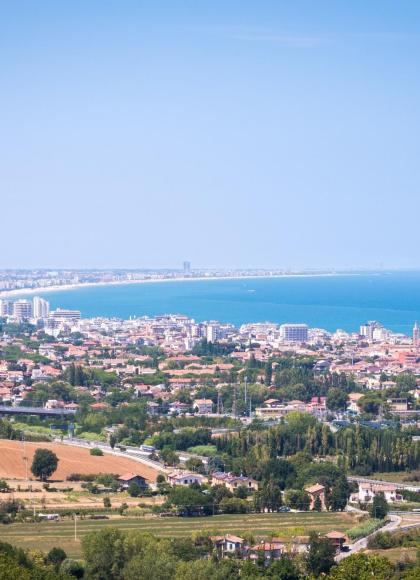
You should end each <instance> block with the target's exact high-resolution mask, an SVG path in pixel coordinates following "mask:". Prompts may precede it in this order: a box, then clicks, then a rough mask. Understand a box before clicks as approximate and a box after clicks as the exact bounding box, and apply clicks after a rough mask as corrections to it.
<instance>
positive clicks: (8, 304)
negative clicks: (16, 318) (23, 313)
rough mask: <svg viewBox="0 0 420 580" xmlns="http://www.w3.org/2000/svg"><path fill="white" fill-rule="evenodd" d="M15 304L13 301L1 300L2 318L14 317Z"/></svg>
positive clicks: (0, 312)
mask: <svg viewBox="0 0 420 580" xmlns="http://www.w3.org/2000/svg"><path fill="white" fill-rule="evenodd" d="M12 314H13V302H12V301H11V300H4V299H0V316H12Z"/></svg>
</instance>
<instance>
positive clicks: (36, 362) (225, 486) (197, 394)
mask: <svg viewBox="0 0 420 580" xmlns="http://www.w3.org/2000/svg"><path fill="white" fill-rule="evenodd" d="M0 317H1V318H0V320H1V321H2V322H1V329H0V333H1V335H0V336H1V338H0V414H1V415H2V416H3V420H2V421H1V424H0V433H1V434H2V436H3V437H4V436H6V437H7V439H8V440H9V442H8V443H7V444H6V445H5V446H4V447H3V450H2V454H3V461H2V464H0V477H4V479H3V480H0V482H1V483H0V486H1V487H2V488H3V492H4V493H6V494H8V495H9V500H6V501H5V502H3V503H2V504H1V506H0V507H1V513H2V514H3V515H2V518H3V522H4V523H9V524H10V529H11V530H12V531H11V536H10V538H11V539H13V530H14V527H13V526H18V525H22V524H19V523H18V522H19V521H26V522H28V521H32V522H33V523H31V524H27V525H32V526H33V525H36V526H38V528H37V529H39V530H40V531H42V526H43V525H44V526H45V525H47V524H46V522H48V521H50V520H51V519H53V520H57V521H61V522H63V525H66V523H65V522H66V520H68V519H69V518H70V521H72V520H74V525H76V522H77V518H78V517H79V518H81V520H80V524H79V527H80V528H82V523H83V520H85V518H96V517H99V515H97V514H98V513H101V514H103V515H101V516H100V517H103V518H109V517H113V518H115V517H116V516H110V515H105V514H113V513H117V514H119V516H118V517H119V518H120V519H122V521H123V522H124V521H126V522H128V521H131V518H134V519H136V518H137V521H138V522H139V524H140V522H141V521H142V518H145V517H148V518H158V519H160V520H161V519H162V518H165V517H169V516H172V517H178V518H181V521H182V520H183V518H192V517H194V518H198V519H201V518H204V519H205V520H206V518H210V519H211V518H212V517H214V518H223V517H235V516H233V515H230V514H237V516H236V517H239V516H240V515H241V514H242V517H244V516H246V517H248V518H250V525H251V522H252V518H253V517H255V516H256V514H260V516H259V517H261V516H264V517H268V518H270V517H273V516H274V514H278V516H277V517H281V518H282V520H279V521H278V523H276V524H275V525H276V526H277V529H278V526H281V522H283V526H286V527H285V528H284V529H283V533H282V527H280V529H279V531H278V532H277V531H276V532H275V535H274V536H273V535H272V533H271V532H270V533H269V534H268V535H267V534H266V533H259V532H258V531H257V530H253V531H251V530H249V531H247V529H246V526H245V529H243V531H242V534H238V533H237V530H236V528H235V527H234V528H231V527H229V523H228V522H227V523H226V525H225V526H224V525H222V524H220V523H219V524H217V526H216V524H215V526H216V528H217V529H216V528H215V529H216V532H217V533H213V534H208V535H206V534H205V533H204V535H202V536H200V538H199V539H197V538H198V537H197V534H195V535H194V534H193V536H192V537H191V540H190V544H189V548H188V550H190V555H189V558H192V559H193V562H194V564H191V569H192V570H193V569H195V566H199V564H198V562H200V561H202V560H201V559H202V558H203V556H205V558H209V557H210V555H211V554H212V556H211V557H212V558H213V559H215V562H217V564H213V565H215V566H217V567H218V568H220V567H221V568H220V569H221V570H224V569H225V568H224V567H225V566H226V565H227V562H230V564H229V565H230V566H232V565H233V562H235V564H234V566H235V567H236V568H235V570H236V571H232V570H230V572H229V573H230V574H232V575H233V576H232V577H236V576H235V574H238V575H240V576H241V577H242V575H243V574H244V573H246V570H249V573H250V574H251V576H250V577H255V575H257V574H260V575H261V573H262V571H264V570H265V571H266V572H267V571H271V572H270V573H272V574H275V573H276V572H275V571H276V570H279V571H280V576H278V577H280V578H282V577H286V576H281V574H282V573H283V572H284V573H285V574H286V571H285V570H286V569H287V570H289V572H290V574H292V575H291V576H287V578H289V577H291V578H299V577H300V574H302V573H304V572H305V570H306V572H309V573H312V574H314V575H315V577H316V575H317V574H320V573H322V572H324V573H327V572H329V571H330V570H332V572H334V571H336V573H337V574H339V573H340V574H342V575H341V576H340V575H338V576H333V577H337V578H341V577H342V578H345V577H346V576H345V574H348V570H347V568H346V560H347V559H348V557H349V556H351V555H352V554H354V555H356V554H358V557H359V558H361V560H360V562H359V564H360V565H363V566H365V565H367V564H369V562H370V561H369V556H366V555H365V554H364V551H363V550H365V549H366V546H369V547H370V549H373V548H379V549H380V548H381V547H382V544H381V542H382V540H380V538H382V537H383V538H388V535H389V536H390V537H391V535H392V541H393V542H394V541H397V539H398V538H400V539H398V541H401V542H403V541H404V542H408V544H407V545H410V542H411V543H412V545H413V546H414V545H415V543H416V541H417V538H418V536H417V535H416V534H418V532H417V531H416V526H417V522H418V519H419V517H418V515H416V511H418V510H419V509H420V487H419V486H418V484H417V483H416V482H418V481H419V480H420V473H419V471H418V468H419V465H420V352H419V346H420V344H419V327H418V324H417V322H415V321H413V329H412V335H411V336H406V335H404V334H401V333H395V332H391V331H389V330H387V329H386V328H384V327H383V326H382V325H381V324H380V323H379V322H377V321H368V322H365V323H364V324H362V325H361V326H360V329H359V331H358V332H353V333H349V332H345V331H343V330H337V331H336V332H334V333H331V332H327V331H326V330H323V329H319V328H309V327H308V326H307V325H306V324H294V323H292V322H291V323H284V324H276V323H270V322H266V323H252V322H250V323H248V324H243V325H241V326H240V327H239V328H237V327H235V326H234V325H232V324H223V323H219V322H218V321H214V320H212V321H207V322H197V321H195V320H193V319H191V318H189V317H187V316H183V315H180V314H177V315H175V314H172V315H171V314H168V315H164V316H155V317H151V316H144V317H138V318H137V317H132V318H130V319H128V320H123V319H117V318H112V319H109V318H92V319H88V318H83V317H82V316H81V312H80V311H78V310H66V309H62V308H56V309H55V310H51V309H50V304H49V303H48V301H47V300H45V299H43V298H41V297H39V296H34V297H33V298H32V299H31V300H30V299H22V298H14V299H12V298H8V297H6V298H2V299H1V300H0ZM23 441H24V443H22V442H23ZM22 445H24V447H23V448H22ZM22 449H23V451H22ZM61 449H65V451H64V452H62V451H61ZM70 450H71V451H72V452H73V451H74V452H76V453H77V454H80V453H86V454H87V456H88V457H90V460H88V459H87V457H86V458H84V459H83V457H78V456H77V462H76V459H75V458H74V461H75V463H73V464H72V463H70V465H76V463H77V471H75V470H73V469H71V468H69V466H68V465H67V467H66V469H65V470H64V472H60V465H61V466H62V468H63V469H64V467H65V465H66V462H67V463H68V462H69V461H70V458H68V457H66V454H67V453H69V452H70ZM39 452H41V453H42V452H45V453H51V454H52V455H53V458H55V461H56V462H55V466H54V465H53V468H51V469H52V471H51V469H50V468H48V467H46V468H45V469H46V471H45V474H44V475H43V474H42V471H41V472H40V473H39V472H37V471H36V468H35V467H34V465H35V464H36V461H35V459H36V453H39ZM21 453H23V457H24V458H25V457H26V456H27V454H28V453H30V454H32V456H33V457H34V459H33V463H32V466H31V471H32V474H33V475H36V474H38V475H40V482H41V483H39V482H36V480H34V479H32V477H29V474H28V462H27V463H26V466H25V463H24V461H20V462H19V461H18V465H14V467H13V468H11V466H10V463H11V462H13V461H14V462H16V457H17V456H19V455H20V454H21ZM33 454H34V455H33ZM107 457H111V458H113V465H112V463H111V464H109V466H108V468H107V471H106V472H103V471H102V469H103V468H100V470H99V472H96V473H95V472H94V471H93V470H94V468H93V463H92V461H93V460H94V459H96V458H98V459H99V458H107ZM121 460H124V461H129V464H128V465H127V464H124V465H121V466H120V467H117V466H118V463H117V461H121ZM19 463H20V465H19ZM53 463H54V459H53ZM57 464H58V465H59V468H58V469H59V471H58V472H57V473H56V476H54V478H55V477H57V476H58V480H62V482H61V483H60V481H58V482H57V483H56V484H54V488H53V489H52V488H51V486H50V484H45V483H42V481H45V479H46V478H47V477H49V476H52V474H53V473H54V471H55V470H56V469H57ZM25 470H26V471H25ZM11 471H13V473H14V476H13V477H10V474H11V473H10V472H11ZM118 471H119V472H118ZM404 474H405V475H404ZM19 482H20V483H19ZM70 489H71V490H72V491H71V493H70V494H69V490H70ZM138 498H140V499H141V502H140V503H139V499H138ZM86 501H88V507H87V506H86V503H85V502H86ZM63 502H65V504H66V505H65V507H63ZM139 506H141V507H139ZM416 506H419V508H417V507H416ZM115 510H117V512H115ZM305 513H319V514H322V513H328V514H330V516H329V517H330V518H334V519H331V521H328V523H326V524H325V527H324V528H322V529H323V530H324V531H323V532H321V533H320V534H319V529H320V528H319V525H321V527H322V526H323V525H324V524H317V526H316V528H315V529H316V530H317V531H318V534H317V533H316V532H315V531H314V530H313V529H312V528H311V525H310V524H309V525H308V524H306V525H301V526H298V527H297V528H296V525H297V523H298V522H299V521H300V518H301V517H302V516H303V517H305V516H304V514H305ZM30 514H32V515H30ZM95 514H96V515H95ZM334 514H335V515H334ZM340 514H341V515H340ZM369 514H370V516H369ZM292 515H293V517H294V518H295V521H296V525H295V529H299V530H300V532H299V533H297V534H294V535H292V536H290V537H289V535H288V534H290V532H289V531H288V528H287V525H288V524H287V522H288V518H290V517H291V516H292ZM22 518H23V520H22ZM87 521H89V519H88V520H87ZM147 521H149V523H150V525H149V526H148V529H149V530H150V531H152V530H154V526H153V523H152V522H153V519H152V520H150V519H149V520H147ZM222 521H223V520H220V522H222ZM302 521H303V520H302ZM140 525H142V524H140ZM266 525H268V522H267V524H266ZM289 525H290V524H289ZM39 526H41V527H39ZM123 528H124V526H123ZM412 530H414V531H412ZM118 533H119V534H124V533H125V532H124V530H123V529H122V530H121V531H119V532H118ZM156 533H157V536H159V533H158V531H156ZM75 534H76V535H75V541H76V542H77V541H79V540H78V539H77V532H75ZM96 534H97V539H96V541H99V539H100V542H101V543H103V545H104V547H105V546H107V549H108V550H110V549H111V548H110V546H109V545H108V543H107V542H110V541H113V540H111V538H110V537H109V533H108V532H107V531H106V530H103V531H98V532H96ZM284 534H285V535H284ZM366 536H368V537H371V539H369V540H366V539H364V538H365V537H366ZM95 537H96V536H95ZM7 538H8V534H7V533H6V534H5V539H6V540H7ZM86 538H87V539H84V540H83V542H82V546H83V557H84V560H85V562H86V563H87V570H86V573H88V574H93V573H92V572H89V567H91V568H92V567H93V566H94V564H93V561H92V558H93V556H92V557H91V556H89V549H90V548H89V547H88V546H89V544H88V541H89V539H88V538H89V536H87V537H86ZM91 541H94V540H93V538H92V539H91ZM383 541H385V540H383ZM387 541H388V540H387ZM154 542H158V545H161V546H163V545H164V542H165V540H159V539H158V538H157V539H156V540H154ZM202 542H204V544H202ZM58 545H60V541H58ZM392 545H394V544H392ZM205 546H206V547H205ZM57 549H61V548H57ZM153 549H155V548H153ZM179 549H180V548H179ZM183 549H186V548H185V546H184V548H183ZM359 552H360V555H359ZM199 553H200V554H202V555H201V556H199V555H198V554H199ZM193 554H195V556H194V555H193ZM319 554H322V559H323V560H322V563H321V564H320V563H318V564H317V563H316V562H317V559H318V558H319ZM166 555H167V549H166ZM64 558H66V560H64ZM172 558H173V560H172V563H173V565H175V564H176V565H177V566H181V568H182V566H183V564H182V559H183V556H182V555H181V552H179V553H178V552H176V553H174V554H173V555H172ZM197 558H198V559H197ZM232 558H233V560H232ZM366 558H368V559H367V560H366ZM179 560H180V562H179V563H178V561H179ZM204 561H206V562H208V560H204ZM63 562H66V564H65V565H64V564H63V567H62V569H63V570H65V569H66V566H68V567H69V568H72V567H74V569H75V570H79V568H80V565H79V564H78V561H77V560H72V559H71V558H70V559H69V558H68V557H67V555H66V554H65V555H64V556H63ZM195 562H197V563H196V564H195ZM386 562H388V561H386ZM98 565H100V566H104V565H105V564H104V563H102V564H98ZM203 565H204V562H203ZM334 565H335V566H334ZM369 565H370V564H369ZM185 566H186V567H188V566H187V564H185ZM206 566H208V567H209V568H208V573H210V571H211V565H210V563H209V562H208V563H207V564H206ZM390 566H391V564H389V565H388V564H387V566H386V570H387V573H389V572H390V570H391V568H390ZM341 568H342V569H343V571H342V572H339V571H340V569H341ZM406 568H407V571H410V570H411V568H412V565H411V564H410V563H409V562H407V564H406ZM72 569H73V568H72ZM182 569H183V568H182ZM283 569H285V570H283ZM57 570H58V568H57ZM258 570H260V572H258ZM282 571H283V572H282ZM183 573H184V572H183ZM185 573H186V572H185ZM293 574H294V575H293ZM92 577H98V578H99V576H95V574H93V576H92ZM238 577H239V576H238Z"/></svg>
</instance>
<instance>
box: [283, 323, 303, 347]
mask: <svg viewBox="0 0 420 580" xmlns="http://www.w3.org/2000/svg"><path fill="white" fill-rule="evenodd" d="M280 339H281V340H282V341H283V342H299V343H302V342H307V341H308V326H307V325H306V324H282V325H281V326H280Z"/></svg>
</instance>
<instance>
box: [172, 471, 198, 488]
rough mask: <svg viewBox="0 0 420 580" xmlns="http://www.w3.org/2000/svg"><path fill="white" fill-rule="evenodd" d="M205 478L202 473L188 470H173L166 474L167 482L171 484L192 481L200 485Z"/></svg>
mask: <svg viewBox="0 0 420 580" xmlns="http://www.w3.org/2000/svg"><path fill="white" fill-rule="evenodd" d="M205 479H206V478H205V476H204V475H200V474H199V473H190V472H189V471H184V472H182V471H174V472H172V473H169V474H168V483H170V484H171V485H191V484H192V483H198V484H199V485H201V484H202V483H204V481H205Z"/></svg>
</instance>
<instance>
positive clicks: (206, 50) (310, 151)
mask: <svg viewBox="0 0 420 580" xmlns="http://www.w3.org/2000/svg"><path fill="white" fill-rule="evenodd" d="M0 10H1V12H0V111H1V124H0V196H1V203H0V214H1V234H2V242H3V243H2V251H1V253H0V268H5V267H109V266H115V267H139V268H141V267H163V266H169V267H171V266H178V265H179V264H180V263H181V262H182V260H185V259H189V260H191V261H192V263H193V265H197V266H198V265H201V266H221V267H223V266H240V267H246V266H249V267H254V266H263V267H264V266H265V267H276V266H277V267H299V268H304V267H343V268H348V267H362V266H363V267H378V266H383V267H396V266H399V267H420V253H419V250H418V246H419V244H418V237H419V230H418V220H419V217H418V216H419V210H420V163H419V157H420V156H419V140H420V122H419V121H420V74H419V62H420V3H419V2H417V1H414V0H413V1H411V2H409V1H404V0H400V1H398V2H395V0H363V1H357V0H352V1H351V2H340V1H338V0H334V1H332V0H331V1H326V0H317V1H316V2H314V1H313V0H306V1H299V0H289V1H282V0H272V1H270V0H258V1H256V0H253V1H252V2H251V1H246V0H237V1H229V0H203V1H193V0H191V1H189V2H187V1H178V0H167V1H162V0H160V1H159V0H150V1H149V2H142V1H140V0H137V1H129V0H118V1H114V2H111V1H106V0H97V1H94V0H91V1H87V0H83V1H80V0H79V1H77V0H76V1H75V0H71V1H70V0H62V1H60V2H57V1H55V0H54V1H50V2H48V1H44V0H38V1H37V2H34V1H33V0H28V1H26V2H25V1H21V0H13V2H12V1H9V2H6V1H5V0H3V1H1V0H0Z"/></svg>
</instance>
